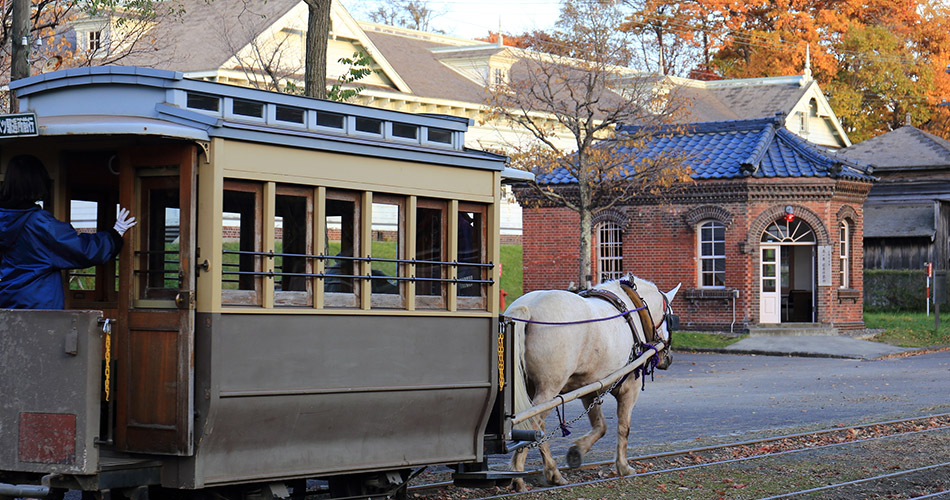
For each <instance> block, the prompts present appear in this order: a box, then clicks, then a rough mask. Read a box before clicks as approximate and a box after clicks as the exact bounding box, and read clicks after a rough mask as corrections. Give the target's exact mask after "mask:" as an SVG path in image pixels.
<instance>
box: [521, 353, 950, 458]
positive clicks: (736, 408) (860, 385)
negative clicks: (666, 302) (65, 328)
mask: <svg viewBox="0 0 950 500" xmlns="http://www.w3.org/2000/svg"><path fill="white" fill-rule="evenodd" d="M581 411H582V405H581V403H580V402H579V401H575V402H572V403H568V405H567V414H568V419H570V418H573V417H574V416H577V415H578V414H579V413H580V412H581ZM604 411H605V414H606V415H607V417H608V425H609V428H608V431H607V436H605V438H604V439H601V440H600V442H598V443H597V445H596V446H595V449H594V450H592V451H591V453H590V454H588V456H587V457H586V460H587V461H590V460H594V459H600V460H604V459H607V460H609V459H612V458H613V453H614V451H613V450H614V448H615V446H616V444H615V443H616V438H615V435H616V427H615V426H614V424H615V422H616V419H615V416H614V415H615V411H616V407H615V404H614V400H613V398H610V397H608V398H606V400H605V403H604ZM930 413H950V352H947V351H945V352H938V353H933V354H922V355H916V356H910V357H904V358H894V359H883V360H857V359H829V358H808V357H780V356H762V355H755V356H753V355H735V354H683V353H677V354H676V356H675V360H674V363H673V365H672V366H671V367H670V369H669V370H668V371H666V372H661V371H658V372H657V375H656V379H655V381H653V382H650V381H649V380H648V381H647V386H646V391H644V392H642V393H641V395H640V399H639V401H638V403H637V405H636V407H635V408H634V410H633V419H632V422H633V424H632V426H631V431H630V454H631V455H637V454H640V452H643V453H645V452H647V451H650V449H651V448H654V447H657V448H661V449H681V448H688V447H693V446H699V445H703V444H708V443H711V442H717V441H722V440H730V441H741V440H746V439H754V438H756V437H761V436H764V435H767V433H768V432H774V430H778V432H779V433H790V432H795V431H798V430H800V429H803V428H825V427H829V426H832V425H837V424H842V425H852V424H858V423H866V422H877V421H883V420H890V419H897V418H903V417H911V416H918V415H925V414H930ZM547 427H548V429H549V432H550V430H552V429H553V430H554V431H555V432H557V424H556V420H555V417H554V412H552V414H551V416H550V417H549V418H548V421H547ZM588 429H589V424H588V422H587V419H586V417H585V418H584V419H583V420H581V421H579V422H578V423H577V424H575V425H574V426H573V427H572V432H573V433H574V434H573V435H572V436H571V437H569V438H560V437H558V438H556V439H554V440H553V441H552V443H553V444H552V448H553V449H554V451H555V455H557V457H558V462H559V463H564V462H565V461H564V455H565V453H566V451H567V448H568V447H569V446H570V440H571V439H572V438H574V437H577V436H580V435H581V434H582V433H584V432H586V431H587V430H588ZM770 430H771V431H770ZM558 435H559V433H558ZM536 457H537V453H536V452H532V453H531V455H529V463H531V462H534V461H535V458H536Z"/></svg>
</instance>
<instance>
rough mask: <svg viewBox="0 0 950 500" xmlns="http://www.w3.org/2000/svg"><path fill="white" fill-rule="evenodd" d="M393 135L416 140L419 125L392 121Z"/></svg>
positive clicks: (417, 138)
mask: <svg viewBox="0 0 950 500" xmlns="http://www.w3.org/2000/svg"><path fill="white" fill-rule="evenodd" d="M393 137H395V138H398V139H409V140H412V141H417V140H419V127H418V126H416V125H409V124H407V123H398V122H393Z"/></svg>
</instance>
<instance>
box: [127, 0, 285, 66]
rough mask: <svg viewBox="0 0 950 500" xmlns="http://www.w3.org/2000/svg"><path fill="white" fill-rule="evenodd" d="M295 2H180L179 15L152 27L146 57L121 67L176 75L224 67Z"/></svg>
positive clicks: (278, 0)
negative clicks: (170, 72) (181, 12)
mask: <svg viewBox="0 0 950 500" xmlns="http://www.w3.org/2000/svg"><path fill="white" fill-rule="evenodd" d="M298 3H299V0H268V1H266V2H260V1H255V2H248V1H246V0H215V1H214V2H208V1H205V0H180V2H175V6H176V7H178V6H180V7H181V8H182V9H184V14H181V16H180V17H179V15H177V14H167V15H165V16H164V17H162V18H161V19H160V20H159V22H158V23H157V24H156V25H155V26H154V28H152V30H151V31H150V33H149V35H148V39H147V40H144V41H142V42H139V43H151V44H154V45H155V50H154V51H153V52H152V53H151V54H144V53H143V54H137V55H135V56H134V57H133V58H130V59H129V60H128V61H123V64H132V65H139V66H150V67H156V68H164V69H172V70H175V71H183V72H186V73H187V72H190V71H207V70H210V69H217V68H220V67H221V66H223V65H224V64H225V63H226V62H227V61H228V60H229V59H230V58H231V57H232V56H233V55H234V54H235V52H237V51H238V50H240V49H243V48H244V47H245V46H247V45H248V44H250V43H251V41H252V40H254V39H255V38H256V37H257V36H259V35H260V34H261V33H262V32H264V31H265V30H266V29H267V28H268V27H270V25H272V24H273V23H274V22H275V21H277V20H278V19H280V18H282V17H283V16H284V15H286V14H287V13H288V12H290V10H291V9H293V8H294V7H295V6H297V4H298Z"/></svg>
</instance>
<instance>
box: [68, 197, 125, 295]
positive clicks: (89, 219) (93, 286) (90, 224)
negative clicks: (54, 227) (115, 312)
mask: <svg viewBox="0 0 950 500" xmlns="http://www.w3.org/2000/svg"><path fill="white" fill-rule="evenodd" d="M110 206H111V205H110V204H109V203H108V202H107V201H106V200H105V198H103V197H102V196H100V195H97V194H95V193H86V194H77V193H73V197H72V199H71V200H70V203H69V223H70V224H72V226H73V227H74V228H76V231H77V232H80V233H95V232H96V231H100V230H105V229H104V228H102V227H101V226H102V224H100V223H99V221H100V220H103V221H106V220H108V219H109V213H108V210H109V207H110ZM67 277H68V285H67V286H68V288H69V299H70V303H71V305H78V303H79V302H111V301H115V300H116V291H117V290H118V285H119V284H118V277H117V274H116V262H115V260H113V261H112V262H108V263H106V264H104V265H102V266H91V267H87V268H85V269H70V270H68V271H67Z"/></svg>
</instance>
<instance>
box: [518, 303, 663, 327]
mask: <svg viewBox="0 0 950 500" xmlns="http://www.w3.org/2000/svg"><path fill="white" fill-rule="evenodd" d="M644 308H646V304H644V305H643V307H638V308H636V309H630V310H627V311H624V312H622V313H620V314H615V315H613V316H607V317H605V318H594V319H580V320H577V321H536V320H533V319H521V318H512V317H510V316H505V319H510V320H511V321H518V322H521V323H527V324H529V325H549V326H567V325H582V324H584V323H599V322H601V321H610V320H612V319H617V318H622V317H624V316H627V315H629V314H630V313H631V312H635V311H639V310H641V309H644Z"/></svg>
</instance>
